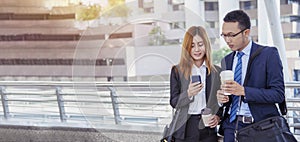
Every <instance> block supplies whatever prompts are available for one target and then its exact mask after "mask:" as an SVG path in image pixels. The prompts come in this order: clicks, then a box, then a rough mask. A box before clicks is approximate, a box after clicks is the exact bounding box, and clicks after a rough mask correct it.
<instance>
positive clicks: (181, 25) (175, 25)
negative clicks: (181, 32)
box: [170, 22, 185, 29]
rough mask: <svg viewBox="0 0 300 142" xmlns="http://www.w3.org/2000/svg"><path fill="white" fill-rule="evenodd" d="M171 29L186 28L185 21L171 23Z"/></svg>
mask: <svg viewBox="0 0 300 142" xmlns="http://www.w3.org/2000/svg"><path fill="white" fill-rule="evenodd" d="M170 28H171V29H184V28H185V22H173V23H170Z"/></svg>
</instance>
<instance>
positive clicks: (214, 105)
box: [170, 65, 221, 139]
mask: <svg viewBox="0 0 300 142" xmlns="http://www.w3.org/2000/svg"><path fill="white" fill-rule="evenodd" d="M215 68H216V71H211V74H209V75H208V74H207V75H206V82H205V92H206V106H207V107H208V108H211V109H212V111H213V112H212V113H213V114H216V113H217V112H218V110H219V108H220V107H219V105H218V102H217V97H216V95H217V90H218V89H219V88H220V84H221V81H220V76H219V72H220V71H221V68H220V67H217V66H215ZM189 83H190V79H189V78H188V79H185V78H184V76H183V74H182V72H181V71H180V70H179V66H178V65H177V66H173V68H172V70H171V76H170V94H171V97H170V104H171V106H172V107H173V108H176V110H179V109H180V112H179V114H178V115H179V116H178V121H177V122H176V125H175V133H174V134H173V136H174V137H175V138H180V139H184V136H185V126H186V125H185V124H186V121H187V120H188V110H189V104H190V103H191V102H193V101H194V100H193V99H192V100H191V99H190V98H188V95H187V89H188V86H189ZM176 113H178V112H176ZM175 115H177V114H175ZM220 117H221V116H220ZM199 128H200V129H203V128H204V124H203V122H202V121H201V123H199Z"/></svg>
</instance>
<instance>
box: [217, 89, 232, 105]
mask: <svg viewBox="0 0 300 142" xmlns="http://www.w3.org/2000/svg"><path fill="white" fill-rule="evenodd" d="M217 100H218V102H219V103H221V104H224V103H227V102H228V101H229V97H228V96H227V95H224V91H223V90H218V91H217Z"/></svg>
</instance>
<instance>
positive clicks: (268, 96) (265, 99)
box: [244, 47, 285, 103]
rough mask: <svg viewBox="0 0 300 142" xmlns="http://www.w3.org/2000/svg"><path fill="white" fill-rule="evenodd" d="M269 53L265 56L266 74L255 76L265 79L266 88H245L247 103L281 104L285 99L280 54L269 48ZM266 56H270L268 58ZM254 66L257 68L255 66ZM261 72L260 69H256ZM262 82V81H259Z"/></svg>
mask: <svg viewBox="0 0 300 142" xmlns="http://www.w3.org/2000/svg"><path fill="white" fill-rule="evenodd" d="M267 50H269V51H268V53H267V54H264V55H262V56H264V58H266V62H265V61H260V62H263V63H265V68H266V73H264V72H262V74H261V75H260V74H253V75H258V76H261V78H265V80H266V83H265V86H264V87H260V88H258V87H247V86H246V87H245V99H244V101H245V102H247V103H250V102H254V103H281V102H282V101H283V100H284V99H285V96H284V81H283V72H282V69H283V67H282V63H281V60H280V57H279V54H278V51H277V49H276V48H274V47H269V48H268V49H267ZM266 55H268V56H267V57H266ZM252 66H255V64H253V65H252ZM255 69H256V70H259V69H258V68H255ZM257 81H260V80H257Z"/></svg>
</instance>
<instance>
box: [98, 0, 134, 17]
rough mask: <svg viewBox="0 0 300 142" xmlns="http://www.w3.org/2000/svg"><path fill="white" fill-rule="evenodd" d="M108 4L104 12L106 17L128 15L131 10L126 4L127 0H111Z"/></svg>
mask: <svg viewBox="0 0 300 142" xmlns="http://www.w3.org/2000/svg"><path fill="white" fill-rule="evenodd" d="M108 4H109V5H108V6H107V7H105V9H104V12H103V16H105V17H127V16H128V15H129V13H130V12H131V10H130V9H129V8H128V7H127V6H126V4H125V0H109V1H108Z"/></svg>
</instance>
